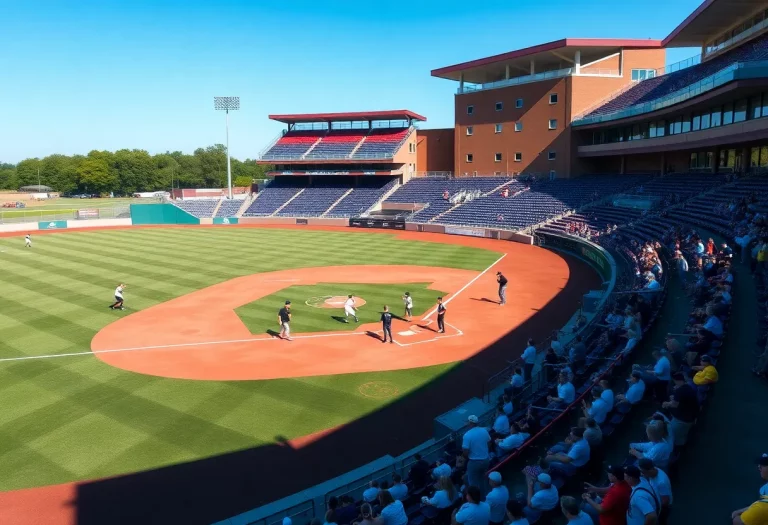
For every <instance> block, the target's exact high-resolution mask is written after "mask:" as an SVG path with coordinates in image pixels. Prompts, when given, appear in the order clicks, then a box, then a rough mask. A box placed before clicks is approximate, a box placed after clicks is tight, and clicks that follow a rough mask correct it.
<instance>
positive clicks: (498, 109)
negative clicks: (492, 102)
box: [496, 102, 504, 111]
mask: <svg viewBox="0 0 768 525" xmlns="http://www.w3.org/2000/svg"><path fill="white" fill-rule="evenodd" d="M502 109H504V103H503V102H496V111H501V110H502Z"/></svg>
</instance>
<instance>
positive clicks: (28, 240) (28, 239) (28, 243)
mask: <svg viewBox="0 0 768 525" xmlns="http://www.w3.org/2000/svg"><path fill="white" fill-rule="evenodd" d="M24 247H25V248H32V237H31V236H30V235H29V234H27V235H26V236H25V237H24Z"/></svg>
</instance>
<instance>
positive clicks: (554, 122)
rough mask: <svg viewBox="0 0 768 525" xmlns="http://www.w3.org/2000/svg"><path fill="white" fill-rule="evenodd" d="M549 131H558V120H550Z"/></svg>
mask: <svg viewBox="0 0 768 525" xmlns="http://www.w3.org/2000/svg"><path fill="white" fill-rule="evenodd" d="M549 129H557V119H556V118H551V119H549Z"/></svg>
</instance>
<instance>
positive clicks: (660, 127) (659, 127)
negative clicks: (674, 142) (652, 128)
mask: <svg viewBox="0 0 768 525" xmlns="http://www.w3.org/2000/svg"><path fill="white" fill-rule="evenodd" d="M665 129H666V123H665V122H664V121H663V120H660V121H658V122H657V123H656V136H657V137H663V136H664V130H665Z"/></svg>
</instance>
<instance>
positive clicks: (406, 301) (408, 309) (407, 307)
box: [403, 292, 413, 321]
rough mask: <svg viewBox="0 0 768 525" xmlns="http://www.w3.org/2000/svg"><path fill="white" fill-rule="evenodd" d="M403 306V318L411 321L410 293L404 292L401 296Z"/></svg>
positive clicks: (411, 304) (411, 299) (411, 305)
mask: <svg viewBox="0 0 768 525" xmlns="http://www.w3.org/2000/svg"><path fill="white" fill-rule="evenodd" d="M403 305H405V318H406V319H407V320H409V321H410V320H411V312H412V311H413V297H411V293H410V292H405V295H403Z"/></svg>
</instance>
